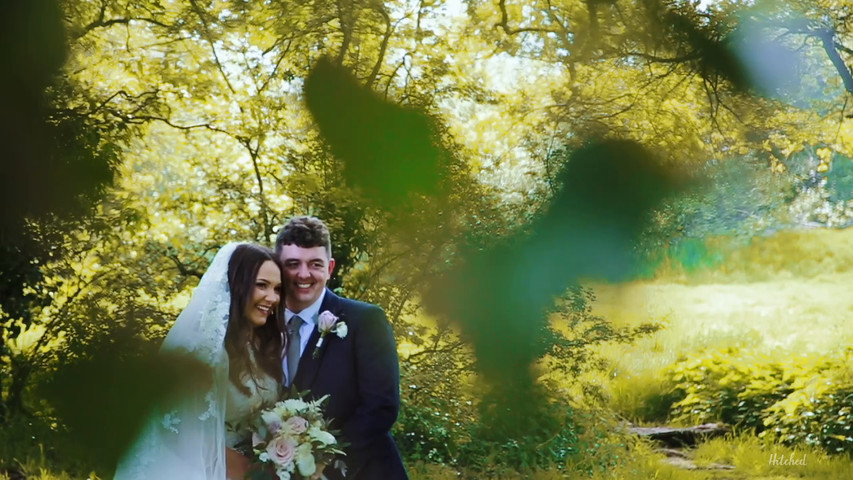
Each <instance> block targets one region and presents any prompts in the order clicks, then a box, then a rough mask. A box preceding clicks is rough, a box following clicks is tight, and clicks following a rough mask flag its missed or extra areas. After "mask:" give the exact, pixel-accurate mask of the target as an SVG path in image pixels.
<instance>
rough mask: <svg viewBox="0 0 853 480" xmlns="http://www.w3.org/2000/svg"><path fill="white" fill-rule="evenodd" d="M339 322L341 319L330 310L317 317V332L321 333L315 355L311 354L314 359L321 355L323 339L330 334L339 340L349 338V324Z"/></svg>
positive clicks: (315, 347)
mask: <svg viewBox="0 0 853 480" xmlns="http://www.w3.org/2000/svg"><path fill="white" fill-rule="evenodd" d="M338 320H340V319H339V318H338V317H336V316H335V315H334V314H333V313H332V312H330V311H328V310H326V311H324V312H323V313H321V314H320V316H319V317H317V330H319V331H320V338H319V339H317V345H315V346H314V353H312V354H311V357H312V358H317V357H318V356H319V355H320V347H322V346H323V339H324V338H326V335H328V334H329V333H334V334H335V335H337V336H338V338H344V337H346V336H347V323H346V322H339V321H338Z"/></svg>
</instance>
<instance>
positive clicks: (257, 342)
mask: <svg viewBox="0 0 853 480" xmlns="http://www.w3.org/2000/svg"><path fill="white" fill-rule="evenodd" d="M266 261H271V262H274V263H275V264H276V266H278V268H279V271H282V268H281V265H280V263H279V261H278V259H276V258H275V254H274V253H273V251H272V250H270V249H269V248H266V247H262V246H260V245H255V244H250V243H245V244H241V245H238V246H237V248H236V249H234V253H232V254H231V259H230V260H229V261H228V288H229V289H230V291H231V307H230V309H229V318H228V328H227V330H226V331H225V351H226V352H228V363H229V372H228V377H229V378H230V379H231V383H233V384H234V386H236V387H237V388H238V389H239V390H240V391H241V392H243V393H245V394H246V395H248V394H249V393H250V392H249V389H248V387H246V386H245V385H244V384H243V380H244V379H245V374H248V375H249V377H251V378H252V379H253V380H254V379H255V373H256V370H255V368H256V367H255V365H252V361H251V359H250V356H249V349H252V351H253V353H254V357H255V364H256V365H257V367H260V368H261V369H262V370H263V371H264V372H266V373H267V374H269V375H270V376H272V377H273V378H275V379H276V380H278V382H279V383H281V381H282V377H283V375H284V374H283V373H282V366H281V352H282V349H283V342H284V336H283V335H282V331H283V328H282V327H283V325H284V290H283V289H282V293H281V295H282V298H281V299H280V300H279V302H278V305H276V307H275V309H274V310H273V311H272V312H270V315H269V317H267V322H266V323H265V324H264V325H263V326H260V327H255V326H253V325H252V324H251V322H250V321H249V319H248V318H246V314H245V312H246V305H248V303H249V302H250V301H251V297H252V294H253V292H254V288H255V281H256V280H257V278H258V270H260V268H261V265H263V263H264V262H266Z"/></svg>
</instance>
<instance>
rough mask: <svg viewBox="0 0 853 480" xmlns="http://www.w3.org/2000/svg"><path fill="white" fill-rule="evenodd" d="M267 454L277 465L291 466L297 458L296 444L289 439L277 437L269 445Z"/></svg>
mask: <svg viewBox="0 0 853 480" xmlns="http://www.w3.org/2000/svg"><path fill="white" fill-rule="evenodd" d="M267 453H268V454H269V456H270V460H272V462H273V463H275V464H276V465H281V466H286V465H290V464H291V463H293V458H294V457H295V456H296V442H295V441H294V440H293V439H292V438H289V437H284V436H281V437H275V438H273V439H272V441H270V443H269V445H267Z"/></svg>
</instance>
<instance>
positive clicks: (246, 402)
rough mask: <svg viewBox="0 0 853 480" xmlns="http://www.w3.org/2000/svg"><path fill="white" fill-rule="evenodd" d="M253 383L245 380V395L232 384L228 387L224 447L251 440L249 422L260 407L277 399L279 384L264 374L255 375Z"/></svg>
mask: <svg viewBox="0 0 853 480" xmlns="http://www.w3.org/2000/svg"><path fill="white" fill-rule="evenodd" d="M256 377H257V378H255V380H254V381H252V380H251V379H248V378H247V379H245V381H244V382H243V385H245V386H246V387H248V388H249V392H250V395H248V396H247V395H246V394H244V393H243V392H241V391H240V390H238V389H237V387H235V386H234V384H233V383H229V385H228V395H227V398H226V401H225V446H226V447H234V446H236V445H238V444H240V443H241V442H243V441H245V440H248V439H250V438H251V435H252V431H251V428H250V427H251V422H252V420H253V419H255V418H256V417H257V414H258V412H259V411H260V410H261V408H262V407H268V406H271V405H272V404H273V403H275V402H276V401H278V399H279V393H280V391H279V383H278V381H277V380H276V379H274V378H273V377H270V376H269V375H267V374H265V373H259V374H257V375H256Z"/></svg>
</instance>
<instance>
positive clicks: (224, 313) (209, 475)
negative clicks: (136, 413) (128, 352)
mask: <svg viewBox="0 0 853 480" xmlns="http://www.w3.org/2000/svg"><path fill="white" fill-rule="evenodd" d="M238 245H240V244H238V243H229V244H227V245H225V246H224V247H222V248H221V249H220V250H219V252H217V254H216V256H215V257H214V259H213V262H212V263H211V264H210V267H209V268H208V269H207V271H206V272H205V274H204V275H203V276H202V277H201V281H199V284H198V286H197V287H196V289H195V291H194V292H193V295H192V298H191V299H190V302H189V304H188V305H187V307H186V308H185V309H184V310H183V311H182V312H181V314H180V315H178V318H177V320H176V321H175V325H174V326H173V327H172V329H171V330H170V331H169V334H168V335H167V336H166V340H165V341H164V342H163V346H162V347H161V350H160V351H161V353H163V354H169V355H170V356H175V355H174V354H185V355H189V357H190V358H191V359H193V360H195V361H198V362H201V363H202V364H203V365H205V366H207V367H209V369H210V372H211V374H212V382H210V381H200V382H197V383H195V382H193V383H192V384H191V385H188V386H186V388H184V389H182V390H181V393H180V395H179V398H178V399H177V400H173V401H168V402H161V403H166V405H158V406H157V407H156V408H155V409H154V411H153V412H152V414H151V417H150V418H149V419H148V421H146V423H145V425H144V427H143V430H142V431H141V432H140V435H139V436H138V437H137V440H136V441H135V442H134V444H133V445H132V446H131V448H130V449H129V450H128V451H127V452H126V453H125V455H124V456H123V457H122V458H121V460H120V461H119V464H118V468H117V469H116V474H115V479H116V480H143V479H145V480H148V479H160V478H162V479H180V480H196V479H198V480H225V478H226V477H225V398H226V391H227V386H228V381H229V380H228V356H227V354H226V353H225V346H224V340H225V331H226V328H227V325H228V312H229V307H230V302H231V298H230V293H229V290H228V262H229V260H230V259H231V255H232V254H233V253H234V250H235V249H236V248H237V246H238Z"/></svg>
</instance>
